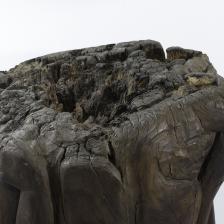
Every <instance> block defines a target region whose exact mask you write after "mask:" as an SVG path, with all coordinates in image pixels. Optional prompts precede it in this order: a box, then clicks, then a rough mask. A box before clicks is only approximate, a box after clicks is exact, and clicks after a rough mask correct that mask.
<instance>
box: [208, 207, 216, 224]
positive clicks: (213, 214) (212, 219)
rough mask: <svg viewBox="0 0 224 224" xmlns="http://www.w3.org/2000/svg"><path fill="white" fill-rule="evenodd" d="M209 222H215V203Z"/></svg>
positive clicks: (212, 223)
mask: <svg viewBox="0 0 224 224" xmlns="http://www.w3.org/2000/svg"><path fill="white" fill-rule="evenodd" d="M208 224H215V211H214V205H213V206H212V209H211V211H210V215H209V219H208Z"/></svg>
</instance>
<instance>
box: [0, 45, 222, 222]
mask: <svg viewBox="0 0 224 224" xmlns="http://www.w3.org/2000/svg"><path fill="white" fill-rule="evenodd" d="M167 52H168V58H167V59H165V57H164V52H163V49H162V47H161V45H160V44H159V43H158V42H154V41H139V42H130V43H120V44H117V45H106V46H101V47H97V48H90V49H82V50H78V51H71V52H66V53H62V54H56V55H49V56H45V57H42V58H37V59H34V60H31V61H28V62H25V63H23V64H21V65H19V66H18V67H16V68H15V69H13V70H10V71H9V72H8V73H4V74H2V75H1V76H0V87H1V91H0V102H1V105H2V106H1V107H0V111H1V113H2V114H1V116H2V119H1V120H0V139H1V141H0V142H1V144H0V223H1V224H15V223H16V224H30V223H32V224H37V223H38V224H39V223H41V224H73V223H78V224H99V223H102V224H115V223H116V224H117V223H119V224H146V223H153V224H154V223H155V224H165V223H166V224H174V223H182V224H214V223H215V219H214V211H213V209H214V208H213V199H214V197H215V194H216V192H217V191H218V188H219V186H220V185H221V183H222V181H223V177H224V166H223V164H224V163H223V161H224V138H223V131H224V84H223V81H222V78H221V77H219V76H218V75H217V74H216V71H215V70H214V68H213V67H212V65H211V64H210V62H209V60H208V58H207V56H205V55H203V54H202V53H201V52H197V51H192V50H184V49H182V48H172V49H168V51H167ZM2 83H3V84H2ZM7 115H9V117H7Z"/></svg>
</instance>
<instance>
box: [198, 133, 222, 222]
mask: <svg viewBox="0 0 224 224" xmlns="http://www.w3.org/2000/svg"><path fill="white" fill-rule="evenodd" d="M223 164H224V134H223V133H218V134H217V136H216V139H215V142H214V145H213V147H212V149H211V153H210V154H209V156H208V158H207V161H206V162H205V164H204V167H203V168H202V171H201V175H200V181H201V185H202V204H201V209H200V213H199V219H198V223H197V224H207V223H209V224H210V223H212V221H211V219H212V217H211V216H212V209H213V199H214V197H215V195H216V193H217V191H218V190H219V187H220V185H221V184H222V181H223V179H224V168H223ZM209 215H210V217H209Z"/></svg>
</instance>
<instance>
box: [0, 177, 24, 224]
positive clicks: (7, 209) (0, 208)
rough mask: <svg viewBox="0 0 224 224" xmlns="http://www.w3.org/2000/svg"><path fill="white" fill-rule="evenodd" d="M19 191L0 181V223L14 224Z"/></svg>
mask: <svg viewBox="0 0 224 224" xmlns="http://www.w3.org/2000/svg"><path fill="white" fill-rule="evenodd" d="M19 195H20V191H19V190H18V189H16V188H15V187H13V186H11V185H8V184H6V183H4V182H2V181H1V180H0V223H1V224H15V223H16V213H17V208H18V202H19Z"/></svg>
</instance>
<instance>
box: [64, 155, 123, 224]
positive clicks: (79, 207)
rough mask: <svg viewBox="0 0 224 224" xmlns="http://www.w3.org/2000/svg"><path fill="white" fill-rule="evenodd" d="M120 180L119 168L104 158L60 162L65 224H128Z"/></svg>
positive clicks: (83, 158)
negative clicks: (125, 217) (124, 215)
mask: <svg viewBox="0 0 224 224" xmlns="http://www.w3.org/2000/svg"><path fill="white" fill-rule="evenodd" d="M120 181H121V180H120V174H119V172H118V170H117V169H116V168H115V167H114V166H113V164H112V163H110V162H109V160H108V159H106V158H103V157H97V156H94V158H90V155H89V156H88V155H86V156H83V157H82V156H79V157H75V156H74V157H72V158H66V159H65V161H64V162H63V163H62V164H61V184H62V195H63V204H64V212H65V219H66V223H67V224H73V223H91V224H99V223H107V224H114V223H119V224H124V223H127V222H125V220H124V217H122V215H123V214H125V212H124V211H123V210H124V207H125V206H122V200H121V198H120V197H121V195H122V187H121V183H120Z"/></svg>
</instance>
